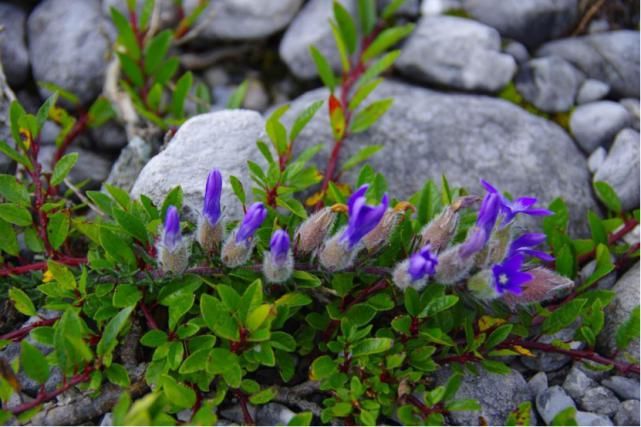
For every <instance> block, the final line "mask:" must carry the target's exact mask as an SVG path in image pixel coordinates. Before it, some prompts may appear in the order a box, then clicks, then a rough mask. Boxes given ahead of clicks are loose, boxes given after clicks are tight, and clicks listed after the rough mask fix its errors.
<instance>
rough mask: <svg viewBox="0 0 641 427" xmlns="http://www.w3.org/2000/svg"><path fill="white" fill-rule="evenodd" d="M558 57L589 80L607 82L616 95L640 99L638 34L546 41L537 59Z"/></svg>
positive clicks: (598, 35)
mask: <svg viewBox="0 0 641 427" xmlns="http://www.w3.org/2000/svg"><path fill="white" fill-rule="evenodd" d="M551 55H552V56H560V57H562V58H564V59H566V60H567V61H569V62H571V63H572V64H573V65H574V66H575V67H577V68H578V69H580V70H581V71H583V72H584V73H585V74H586V75H587V76H588V77H591V78H593V79H597V80H601V81H603V82H606V83H608V84H609V85H610V87H611V88H612V94H613V95H616V96H627V97H636V98H638V97H639V32H638V31H631V30H622V31H613V32H609V33H599V34H591V35H588V36H583V37H571V38H567V39H562V40H556V41H553V42H549V43H547V44H545V45H543V46H542V47H541V49H539V51H538V52H537V56H551Z"/></svg>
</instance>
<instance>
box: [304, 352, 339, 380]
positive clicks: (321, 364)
mask: <svg viewBox="0 0 641 427" xmlns="http://www.w3.org/2000/svg"><path fill="white" fill-rule="evenodd" d="M337 370H338V366H337V365H336V362H335V361H334V360H332V358H331V357H329V356H320V357H317V358H316V359H315V360H314V362H312V366H311V368H310V373H311V377H312V379H314V380H322V379H323V378H327V377H329V376H330V375H332V374H334V373H335V372H336V371H337Z"/></svg>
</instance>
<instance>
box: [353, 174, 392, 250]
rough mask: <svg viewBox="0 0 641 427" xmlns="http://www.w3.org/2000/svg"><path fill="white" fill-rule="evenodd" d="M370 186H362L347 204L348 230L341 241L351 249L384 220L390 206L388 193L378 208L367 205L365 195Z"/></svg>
mask: <svg viewBox="0 0 641 427" xmlns="http://www.w3.org/2000/svg"><path fill="white" fill-rule="evenodd" d="M368 188H369V185H367V184H365V185H362V186H361V187H360V188H359V189H358V190H356V191H355V192H354V193H353V194H352V195H351V196H350V198H349V200H348V202H347V207H348V212H349V221H348V223H347V228H346V229H345V232H344V233H343V235H342V236H341V241H342V242H346V243H347V245H348V247H349V248H350V249H351V248H353V247H354V246H356V244H357V243H358V242H359V241H360V240H361V239H362V238H363V237H364V236H365V235H366V234H367V233H369V232H370V231H372V230H373V229H374V228H375V227H376V226H377V225H378V223H379V222H380V221H381V219H382V218H383V215H384V214H385V211H386V210H387V207H388V205H389V199H388V197H387V193H386V194H385V195H383V199H382V200H381V203H380V204H379V205H378V206H370V205H367V204H365V202H366V201H367V200H366V199H365V193H366V192H367V189H368Z"/></svg>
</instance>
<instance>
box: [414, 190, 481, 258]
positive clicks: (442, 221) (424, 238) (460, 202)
mask: <svg viewBox="0 0 641 427" xmlns="http://www.w3.org/2000/svg"><path fill="white" fill-rule="evenodd" d="M478 200H479V199H478V197H476V196H465V197H460V198H458V199H456V200H455V201H454V202H452V204H450V205H448V206H447V207H446V208H445V209H443V211H442V212H441V213H440V214H439V215H438V216H437V217H436V218H434V219H433V220H432V221H430V222H429V223H428V224H427V225H425V227H423V230H421V246H425V245H427V244H428V243H429V244H430V245H431V246H432V250H433V251H434V252H436V253H438V252H441V251H442V250H444V249H445V248H446V247H447V245H448V244H449V242H450V241H451V240H452V238H453V237H454V234H455V233H456V228H457V227H458V223H459V213H458V211H460V210H461V209H463V208H465V207H468V206H470V205H472V204H473V203H476V202H477V201H478Z"/></svg>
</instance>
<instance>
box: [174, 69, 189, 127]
mask: <svg viewBox="0 0 641 427" xmlns="http://www.w3.org/2000/svg"><path fill="white" fill-rule="evenodd" d="M193 80H194V78H193V75H192V74H191V72H186V73H185V74H183V75H182V77H181V78H180V79H178V81H177V82H176V88H175V89H174V94H173V96H172V98H171V106H170V111H171V115H172V116H174V117H176V118H182V117H184V115H185V99H186V98H187V94H189V90H190V89H191V85H192V83H193Z"/></svg>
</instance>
